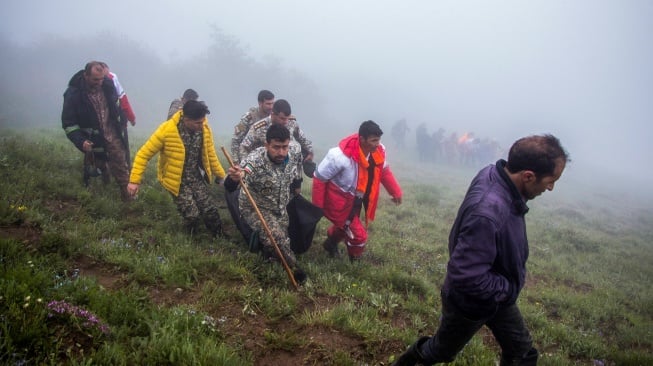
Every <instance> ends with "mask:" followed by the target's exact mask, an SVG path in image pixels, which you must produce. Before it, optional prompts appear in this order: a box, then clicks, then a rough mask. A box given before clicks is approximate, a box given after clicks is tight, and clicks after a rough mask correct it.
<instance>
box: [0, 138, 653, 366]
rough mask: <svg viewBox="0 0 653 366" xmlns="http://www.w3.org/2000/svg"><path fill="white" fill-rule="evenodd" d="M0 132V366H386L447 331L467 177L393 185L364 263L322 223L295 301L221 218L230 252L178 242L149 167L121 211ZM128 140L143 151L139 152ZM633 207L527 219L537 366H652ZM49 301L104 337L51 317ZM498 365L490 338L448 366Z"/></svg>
mask: <svg viewBox="0 0 653 366" xmlns="http://www.w3.org/2000/svg"><path fill="white" fill-rule="evenodd" d="M2 132H3V133H2V137H1V138H0V319H2V321H1V322H0V363H3V364H23V363H26V364H71V365H78V364H79V365H82V364H101V365H105V364H106V365H130V364H152V365H154V364H156V365H159V364H181V365H186V364H188V365H263V364H284V365H285V364H288V365H322V364H327V365H361V364H368V365H380V364H386V365H387V364H388V363H389V362H391V361H392V360H393V359H394V357H396V356H397V355H398V354H399V353H400V352H401V351H402V350H404V349H405V347H406V346H407V345H408V344H410V343H412V342H413V341H414V340H415V339H416V338H417V337H418V336H420V335H429V334H432V333H433V332H434V331H435V329H436V328H437V325H438V318H439V313H440V298H439V286H440V285H441V284H442V281H443V279H444V276H445V271H446V263H447V259H448V252H447V239H448V235H449V229H450V226H451V224H452V222H453V220H454V218H455V215H456V210H457V208H458V205H459V203H460V200H461V199H462V197H463V195H464V193H465V190H466V188H467V184H468V183H469V179H470V178H471V176H472V175H473V173H474V172H473V171H469V170H465V169H461V168H451V167H446V166H439V165H431V166H427V167H426V169H424V166H421V168H422V169H420V170H417V169H415V168H416V167H414V166H411V165H410V164H404V165H401V166H400V167H396V168H395V171H396V173H397V175H398V176H399V180H400V182H401V184H402V188H403V189H404V192H405V197H404V203H403V204H402V205H401V206H394V205H392V204H391V203H390V202H389V197H388V196H387V195H385V194H384V195H383V196H382V197H381V202H380V205H379V209H378V211H377V219H376V221H375V222H374V223H373V224H372V225H371V226H370V240H369V244H368V249H367V252H366V255H365V257H364V259H363V260H362V262H361V263H356V264H351V263H349V261H348V260H346V259H331V258H328V257H327V256H326V255H325V253H324V252H323V250H322V248H321V245H320V243H321V241H322V240H324V235H325V234H324V233H325V230H326V227H327V226H328V222H327V221H325V220H323V221H321V222H320V223H319V225H318V231H317V234H316V237H315V241H314V245H313V247H312V248H311V249H310V250H309V251H308V252H307V253H305V254H303V255H301V256H299V262H300V263H301V265H302V267H303V268H304V269H305V270H306V271H307V273H308V275H309V280H308V282H307V283H306V284H305V285H304V286H302V287H301V289H300V290H299V291H296V290H294V289H293V288H292V286H291V285H290V283H289V281H288V278H287V275H286V273H285V272H284V271H283V270H282V268H281V266H279V265H277V264H270V263H268V262H266V261H264V260H263V259H262V258H261V257H259V256H258V255H256V254H252V253H249V252H248V250H247V248H246V247H245V246H244V245H243V243H242V242H241V241H240V240H239V238H238V236H237V233H236V230H235V228H234V226H233V223H232V222H231V219H230V218H229V214H228V212H227V210H226V208H225V207H222V209H221V214H222V216H223V220H224V223H225V225H226V229H227V231H229V232H230V233H231V234H232V237H231V239H230V240H219V241H218V240H213V239H211V238H210V236H209V235H208V233H206V232H204V231H201V232H200V233H198V234H197V235H195V236H193V237H189V236H186V235H185V234H183V233H182V226H181V220H180V217H179V215H178V213H177V211H176V207H175V205H174V204H173V203H172V200H171V198H170V195H169V193H167V192H166V191H165V190H164V189H163V188H162V187H161V186H160V185H159V184H158V182H157V181H156V172H155V163H154V162H152V163H150V166H149V168H148V170H147V172H146V174H145V182H144V184H143V186H142V189H141V191H140V193H139V197H138V200H137V201H135V202H133V203H131V204H129V205H126V204H124V203H122V202H121V201H120V200H119V199H118V198H119V192H118V190H117V188H116V187H115V185H114V184H113V183H112V184H109V185H108V186H103V185H102V183H101V181H100V180H99V179H95V180H93V181H92V184H91V187H89V188H88V189H86V188H84V187H83V185H82V182H81V155H80V154H79V153H78V152H77V151H76V150H75V149H74V148H73V147H72V146H71V144H70V143H69V142H68V141H67V140H66V139H65V137H64V136H63V133H62V132H61V131H32V132H30V134H29V135H27V134H24V133H22V132H20V131H14V130H3V131H2ZM132 139H133V141H132V151H136V149H137V148H138V147H139V146H138V144H139V143H142V141H143V138H140V139H139V138H138V137H137V136H132ZM406 154H408V153H407V152H403V154H399V155H397V157H396V158H397V159H400V158H402V159H403V160H404V161H409V160H410V159H409V156H407V155H406ZM564 183H565V181H564V178H563V181H562V182H561V184H560V186H564V185H563V184H564ZM214 187H216V186H214ZM214 192H215V195H216V199H217V200H219V201H220V202H222V198H221V195H222V188H221V187H216V188H215V189H214ZM303 193H304V195H305V196H307V197H308V196H310V186H309V185H307V184H305V185H304V187H303ZM636 203H637V204H631V203H628V202H626V201H624V200H621V199H618V197H616V196H613V195H610V194H604V193H601V194H597V193H594V192H591V191H587V190H580V191H579V192H577V191H575V190H572V189H568V190H564V189H561V191H560V192H558V191H556V192H553V193H548V194H546V195H545V196H543V197H542V198H539V199H538V200H536V201H533V202H532V203H530V204H529V205H530V206H531V212H530V213H529V214H528V216H527V222H528V232H529V239H530V248H531V251H530V259H529V264H528V267H529V275H528V278H527V286H526V288H525V289H524V291H523V292H522V295H521V297H520V299H519V305H520V307H521V309H522V312H523V313H524V317H525V319H526V322H527V324H528V327H529V329H530V330H531V332H532V334H533V338H534V340H535V343H536V346H537V348H538V349H539V350H540V352H541V354H542V357H541V359H540V364H542V365H583V364H592V363H593V361H594V360H601V361H603V362H604V364H605V365H648V364H653V334H652V333H653V290H651V287H650V285H649V282H650V280H651V278H653V267H652V266H651V263H653V248H652V246H653V244H652V243H653V214H652V213H653V211H652V210H651V207H650V206H647V204H646V202H645V201H641V202H636ZM222 206H224V205H222ZM52 301H65V302H66V303H67V304H70V306H74V307H75V309H78V310H79V311H88V313H84V314H92V315H93V316H94V317H95V318H94V319H97V323H93V324H87V323H86V321H85V320H84V318H83V317H81V316H80V315H79V314H77V315H74V314H54V313H53V310H52V308H51V306H48V304H51V302H52ZM89 316H90V315H89ZM100 324H104V325H106V326H107V327H108V329H109V331H108V332H106V333H105V332H103V331H102V329H103V328H100ZM498 357H499V350H498V346H497V345H496V342H495V341H494V340H493V338H492V336H491V334H490V332H489V331H487V330H483V331H482V332H480V333H479V334H477V335H476V336H475V337H474V338H473V340H472V341H471V342H470V343H469V344H468V345H467V346H466V347H465V348H464V350H463V351H462V352H461V354H460V355H459V356H458V358H457V359H456V361H455V362H454V363H453V365H490V364H493V363H494V362H495V361H497V360H498Z"/></svg>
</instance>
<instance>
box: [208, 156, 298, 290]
mask: <svg viewBox="0 0 653 366" xmlns="http://www.w3.org/2000/svg"><path fill="white" fill-rule="evenodd" d="M220 149H222V153H223V154H224V156H225V157H226V158H227V161H228V162H229V166H231V167H233V166H234V162H233V161H232V160H231V155H229V153H228V152H227V150H226V149H225V148H224V146H221V147H220ZM240 187H241V188H242V189H243V192H245V195H247V199H249V203H251V204H252V207H254V210H256V214H257V215H258V218H259V220H261V224H263V229H265V234H266V235H267V236H268V239H270V242H271V243H272V246H274V251H275V252H276V253H277V256H278V257H279V259H280V260H281V264H282V265H283V268H284V269H285V270H286V273H287V274H288V278H290V282H291V283H292V284H293V286H295V289H297V288H299V285H298V284H297V281H295V275H294V274H293V273H292V270H291V269H290V267H288V263H286V258H285V257H284V256H283V254H282V253H281V249H279V246H278V245H277V241H276V240H274V237H273V236H272V231H270V228H269V227H268V224H267V223H266V222H265V218H263V214H262V213H261V211H260V210H259V209H258V206H257V205H256V202H254V198H253V197H252V195H251V194H250V193H249V189H247V185H246V184H245V181H244V180H243V179H242V178H241V179H240Z"/></svg>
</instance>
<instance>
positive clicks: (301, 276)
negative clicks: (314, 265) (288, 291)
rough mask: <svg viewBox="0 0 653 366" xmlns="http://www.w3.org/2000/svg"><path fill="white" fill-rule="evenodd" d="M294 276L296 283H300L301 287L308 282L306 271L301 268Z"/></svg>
mask: <svg viewBox="0 0 653 366" xmlns="http://www.w3.org/2000/svg"><path fill="white" fill-rule="evenodd" d="M293 276H294V277H295V281H297V283H299V284H300V285H301V284H303V283H304V282H306V279H307V278H308V276H307V275H306V272H304V270H303V269H301V268H299V267H298V268H295V271H294V272H293Z"/></svg>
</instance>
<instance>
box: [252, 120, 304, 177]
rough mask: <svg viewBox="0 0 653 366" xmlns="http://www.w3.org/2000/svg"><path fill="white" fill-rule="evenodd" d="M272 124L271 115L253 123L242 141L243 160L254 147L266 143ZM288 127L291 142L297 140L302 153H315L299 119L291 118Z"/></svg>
mask: <svg viewBox="0 0 653 366" xmlns="http://www.w3.org/2000/svg"><path fill="white" fill-rule="evenodd" d="M270 125H272V120H271V117H270V116H268V117H266V118H263V119H262V120H260V121H258V122H256V123H254V124H253V125H252V127H251V128H250V129H249V131H248V132H247V135H245V137H244V138H243V141H242V142H241V143H240V159H241V160H242V159H244V158H245V157H246V156H247V155H248V154H249V153H250V152H251V151H254V149H256V148H258V147H260V146H264V145H265V133H266V132H267V131H268V127H270ZM286 128H288V130H290V140H291V142H293V141H295V142H297V143H299V145H300V146H301V151H300V153H302V154H309V153H313V143H312V142H311V140H309V139H308V138H307V137H306V135H304V132H303V131H302V130H300V129H299V125H298V124H297V121H295V120H294V119H290V120H289V121H288V124H287V125H286ZM291 145H292V143H291ZM300 165H301V160H300Z"/></svg>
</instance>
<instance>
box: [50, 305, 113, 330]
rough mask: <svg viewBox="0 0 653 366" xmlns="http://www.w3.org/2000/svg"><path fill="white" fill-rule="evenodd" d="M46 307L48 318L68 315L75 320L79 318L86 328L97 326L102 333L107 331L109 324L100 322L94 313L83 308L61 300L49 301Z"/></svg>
mask: <svg viewBox="0 0 653 366" xmlns="http://www.w3.org/2000/svg"><path fill="white" fill-rule="evenodd" d="M47 307H48V309H49V310H50V311H51V313H48V318H52V317H54V316H55V315H69V316H71V317H72V318H73V319H75V320H80V321H81V324H82V326H84V327H86V328H97V329H99V330H100V331H101V332H102V333H104V334H108V333H109V326H108V325H107V324H105V323H102V322H101V321H100V320H99V319H98V318H97V316H95V314H93V313H91V312H90V311H88V310H86V309H84V308H81V307H79V306H76V305H72V304H70V303H68V302H66V301H63V300H61V301H57V300H53V301H50V302H49V303H48V305H47Z"/></svg>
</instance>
